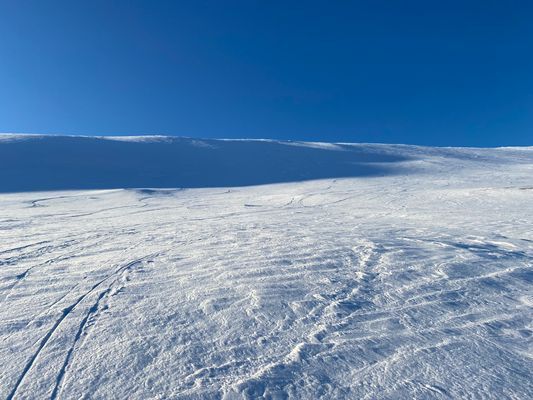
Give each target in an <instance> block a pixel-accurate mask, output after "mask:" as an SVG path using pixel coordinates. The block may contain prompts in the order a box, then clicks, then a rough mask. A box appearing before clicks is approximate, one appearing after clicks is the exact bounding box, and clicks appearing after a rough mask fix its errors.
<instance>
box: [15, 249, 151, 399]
mask: <svg viewBox="0 0 533 400" xmlns="http://www.w3.org/2000/svg"><path fill="white" fill-rule="evenodd" d="M157 254H158V253H153V254H150V255H147V256H144V257H141V258H137V259H135V260H133V261H131V262H129V263H127V264H125V265H124V266H122V267H120V268H119V269H117V270H116V271H115V272H113V273H112V274H110V275H108V276H106V277H105V278H103V279H102V280H100V281H98V282H97V283H96V284H94V285H93V286H92V287H91V288H90V289H89V291H87V292H86V293H84V294H83V295H82V296H80V297H79V298H78V299H77V300H76V301H75V302H74V303H73V304H71V305H70V306H68V307H66V308H65V309H63V311H62V314H61V316H60V317H59V319H57V320H56V322H55V323H54V325H53V326H52V328H51V329H50V330H49V331H48V332H47V333H46V335H45V336H44V337H43V338H42V339H41V341H40V343H39V346H38V347H37V350H36V351H35V353H34V354H33V355H32V356H31V357H30V359H29V360H28V362H27V363H26V365H25V367H24V369H23V370H22V373H21V374H20V375H19V377H18V379H17V381H16V382H15V385H14V387H13V389H12V390H11V392H10V393H9V394H8V396H7V400H12V399H13V398H14V397H15V395H16V394H17V390H18V388H19V387H20V385H21V384H22V382H23V381H24V378H25V377H26V375H27V374H28V372H29V371H30V369H31V368H32V366H33V364H34V363H35V361H36V360H37V358H38V357H39V354H40V353H41V351H42V350H43V349H44V348H45V346H46V344H47V343H48V341H49V340H50V338H51V337H52V335H53V334H54V332H55V331H56V330H57V329H58V328H59V326H60V325H61V323H62V322H63V321H64V320H65V318H66V317H67V316H68V315H69V314H70V313H71V312H72V311H73V310H74V309H75V308H76V306H77V305H78V304H80V303H81V302H82V301H83V300H84V299H85V298H86V297H87V296H89V295H90V294H91V293H92V292H93V291H94V290H95V289H97V288H98V287H99V286H100V285H101V284H102V283H104V282H106V281H107V280H109V279H110V278H112V277H113V276H115V275H117V274H120V273H122V272H123V271H125V270H127V269H129V268H131V267H132V266H134V265H136V264H138V263H139V262H142V261H144V260H146V259H150V258H154V257H156V256H157ZM105 293H107V290H104V291H103V292H102V293H101V294H100V296H99V297H98V300H97V302H96V303H95V304H98V302H99V301H100V299H101V298H102V297H103V295H104V294H105ZM91 310H92V307H91V308H90V309H89V312H88V313H87V314H86V317H85V318H84V319H83V320H82V323H81V324H80V329H83V326H84V325H85V323H86V322H87V319H88V317H89V316H90V314H91V313H92V312H91ZM80 334H81V332H80ZM77 336H78V335H77ZM77 339H79V337H76V338H75V342H76V341H77ZM73 348H74V347H72V348H71V349H70V350H69V352H68V354H67V359H66V362H65V364H64V365H63V368H62V369H61V371H60V374H59V376H58V379H57V381H56V386H57V385H59V383H60V380H61V377H62V376H63V374H64V368H66V365H67V364H66V363H67V361H68V360H69V358H70V354H71V353H72V350H73ZM54 391H55V389H54Z"/></svg>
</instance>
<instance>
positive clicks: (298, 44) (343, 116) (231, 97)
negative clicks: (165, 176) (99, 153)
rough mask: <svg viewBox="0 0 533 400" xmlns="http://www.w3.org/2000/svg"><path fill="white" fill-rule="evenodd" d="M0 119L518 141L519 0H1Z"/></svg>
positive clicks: (527, 24)
mask: <svg viewBox="0 0 533 400" xmlns="http://www.w3.org/2000/svg"><path fill="white" fill-rule="evenodd" d="M1 131H3V132H33V133H68V134H85V135H87V134H89V135H90V134H94V135H106V134H171V135H180V136H193V137H239V138H243V137H254V138H279V139H297V140H303V139H305V140H323V141H345V142H348V141H349V142H389V143H415V144H430V145H466V146H472V145H475V146H496V145H533V2H531V1H503V0H502V1H498V2H497V1H487V0H484V1H466V0H465V1H457V2H455V1H436V0H435V1H432V0H430V1H428V0H425V1H370V0H369V1H320V2H318V1H253V0H248V1H230V0H224V1H221V0H217V1H199V0H195V1H132V0H127V1H108V0H103V1H94V0H91V1H24V0H8V1H6V0H0V132H1Z"/></svg>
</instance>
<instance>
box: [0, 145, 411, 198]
mask: <svg viewBox="0 0 533 400" xmlns="http://www.w3.org/2000/svg"><path fill="white" fill-rule="evenodd" d="M407 159H408V157H406V156H401V155H395V154H390V153H387V152H385V151H380V150H379V149H378V148H376V147H375V146H374V147H372V146H365V145H333V144H319V143H300V142H277V141H260V140H197V139H189V138H176V137H144V138H129V139H125V138H119V137H117V138H111V137H108V138H95V137H70V136H31V135H28V136H25V135H22V136H12V137H10V136H3V137H2V138H1V140H0V192H3V193H6V192H24V191H45V190H70V189H112V188H200V187H232V186H249V185H260V184H270V183H281V182H294V181H304V180H312V179H324V178H343V177H369V176H382V175H391V174H397V173H400V171H401V167H400V165H399V163H400V162H401V161H406V160H407Z"/></svg>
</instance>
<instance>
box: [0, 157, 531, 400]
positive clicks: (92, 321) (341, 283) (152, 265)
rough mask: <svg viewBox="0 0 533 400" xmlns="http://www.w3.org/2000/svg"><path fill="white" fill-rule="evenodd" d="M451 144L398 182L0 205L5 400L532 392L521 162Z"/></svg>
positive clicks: (0, 351)
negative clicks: (455, 156) (458, 156)
mask: <svg viewBox="0 0 533 400" xmlns="http://www.w3.org/2000/svg"><path fill="white" fill-rule="evenodd" d="M406 151H407V150H406ZM409 151H415V150H414V149H411V150H409ZM420 151H422V150H420ZM453 151H454V150H452V149H443V150H435V153H434V154H431V153H428V154H424V158H423V159H424V162H420V163H418V164H417V168H418V173H416V174H412V175H411V174H410V175H397V176H384V177H372V178H345V179H334V180H321V181H314V182H313V181H311V182H298V183H291V184H278V185H266V186H257V187H246V188H232V189H230V190H224V189H223V190H221V189H194V190H193V189H191V190H181V189H176V190H157V189H149V190H148V189H147V190H106V191H75V192H57V193H26V194H25V193H19V194H3V195H0V221H2V222H0V224H1V228H2V229H0V299H3V300H2V303H1V305H2V307H0V321H1V326H0V339H1V340H0V343H2V346H1V347H0V360H1V361H2V364H3V368H2V369H1V370H0V397H1V398H6V399H8V400H14V399H33V398H50V399H67V398H130V399H144V398H176V399H224V400H231V399H257V398H264V399H285V398H290V399H309V398H317V399H320V398H322V399H411V398H423V399H426V398H427V399H449V398H465V399H469V398H472V399H474V398H494V399H527V398H531V393H533V384H532V380H531V376H532V372H533V360H532V356H533V351H532V344H533V324H532V320H533V318H532V316H533V313H532V306H533V293H532V291H531V288H532V286H531V285H532V283H533V268H532V267H533V236H532V229H531V227H532V226H533V197H532V196H533V192H532V191H531V190H529V189H531V187H533V181H532V178H531V177H532V176H533V151H532V150H525V149H524V150H515V151H514V152H507V151H505V150H501V149H493V150H480V149H472V150H465V149H462V150H460V153H461V155H462V156H463V158H462V159H461V160H460V161H457V159H454V162H453V163H452V162H450V161H449V158H448V157H449V156H450V154H453ZM457 151H459V150H457ZM469 151H470V152H472V157H467V156H466V155H468V154H469V153H468V152H469ZM454 163H455V164H454ZM457 164H459V166H457ZM413 168H414V167H413ZM13 221H16V223H13Z"/></svg>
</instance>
